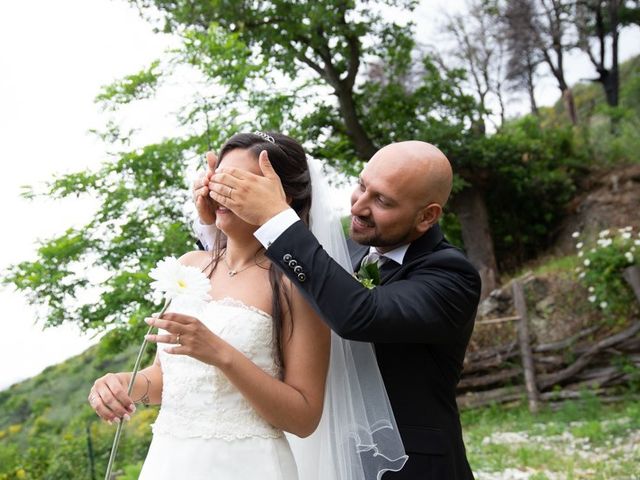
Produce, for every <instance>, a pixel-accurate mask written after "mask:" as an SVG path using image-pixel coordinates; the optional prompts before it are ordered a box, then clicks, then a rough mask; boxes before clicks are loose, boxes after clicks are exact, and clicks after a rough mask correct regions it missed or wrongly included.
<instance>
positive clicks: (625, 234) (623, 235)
mask: <svg viewBox="0 0 640 480" xmlns="http://www.w3.org/2000/svg"><path fill="white" fill-rule="evenodd" d="M622 238H624V239H625V240H629V239H630V238H631V234H630V233H629V232H623V234H622Z"/></svg>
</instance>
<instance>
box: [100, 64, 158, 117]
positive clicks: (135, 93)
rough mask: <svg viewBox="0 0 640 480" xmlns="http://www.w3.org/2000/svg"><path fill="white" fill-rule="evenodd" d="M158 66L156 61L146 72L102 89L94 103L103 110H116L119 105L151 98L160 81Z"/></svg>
mask: <svg viewBox="0 0 640 480" xmlns="http://www.w3.org/2000/svg"><path fill="white" fill-rule="evenodd" d="M159 66H160V61H159V60H156V61H154V62H152V63H151V65H150V66H149V68H147V69H146V70H142V71H140V72H138V73H136V74H134V75H127V76H126V77H124V78H123V79H122V80H119V81H117V82H115V83H113V84H111V85H108V86H106V87H103V90H102V92H101V93H100V94H99V95H98V96H97V97H96V102H100V103H102V104H103V107H104V109H105V110H116V109H117V108H118V107H119V106H120V105H124V104H127V103H130V102H131V101H133V100H142V99H145V98H150V97H152V96H153V95H154V94H155V92H156V89H157V87H158V81H159V79H160V74H159V73H158V67H159Z"/></svg>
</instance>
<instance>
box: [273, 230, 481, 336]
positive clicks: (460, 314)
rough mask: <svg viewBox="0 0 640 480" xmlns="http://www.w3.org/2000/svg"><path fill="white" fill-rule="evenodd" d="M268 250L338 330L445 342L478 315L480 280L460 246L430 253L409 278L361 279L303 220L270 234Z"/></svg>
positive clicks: (345, 334) (332, 326)
mask: <svg viewBox="0 0 640 480" xmlns="http://www.w3.org/2000/svg"><path fill="white" fill-rule="evenodd" d="M267 255H268V256H269V258H270V259H271V260H272V261H273V262H274V263H275V264H276V265H278V266H279V267H280V268H281V270H282V271H283V272H284V274H285V275H286V276H287V277H289V278H290V279H291V280H292V282H293V283H294V284H295V285H297V286H298V288H299V289H300V290H301V291H302V293H303V295H304V296H305V297H306V298H307V300H308V301H310V302H311V304H312V305H313V306H314V307H315V308H316V310H318V311H319V312H320V314H321V315H322V317H323V318H324V320H325V321H326V322H327V324H329V326H330V327H331V328H332V330H334V331H335V332H336V333H337V334H338V335H340V336H341V337H343V338H347V339H350V340H359V341H366V342H377V343H390V342H391V343H393V342H402V343H441V344H447V343H450V342H452V341H455V339H456V338H459V333H460V331H461V330H463V329H466V328H468V326H469V322H472V321H473V319H474V317H475V311H476V308H477V304H478V297H479V288H480V280H479V276H478V273H477V271H476V270H475V269H474V268H473V267H472V266H471V264H470V263H469V262H468V260H467V259H466V258H465V257H464V255H462V253H460V252H459V251H458V250H456V249H453V248H450V249H445V250H441V251H438V252H434V253H431V254H430V255H428V256H427V257H426V260H425V261H422V262H419V265H417V266H416V268H415V270H410V271H409V272H408V273H407V276H406V278H405V279H402V280H398V281H394V282H390V283H388V284H385V285H380V286H377V287H375V288H373V289H367V288H365V287H363V286H362V285H361V284H360V282H358V281H357V280H356V279H355V278H354V277H353V276H352V275H351V274H350V273H349V272H347V271H345V270H344V269H343V268H342V267H341V266H340V265H339V264H338V263H336V262H335V261H334V260H333V259H332V258H331V257H330V256H329V255H328V254H327V253H326V252H325V251H324V250H323V249H322V246H321V245H320V244H319V243H318V241H317V240H316V238H315V237H314V236H313V234H312V233H311V232H310V231H309V230H308V229H307V227H306V226H305V225H304V224H303V223H302V222H301V221H297V222H295V223H294V224H292V225H291V226H290V227H289V228H287V229H286V230H285V231H284V233H282V234H281V235H279V236H278V237H277V239H275V240H274V241H272V243H271V245H270V246H269V248H268V249H267Z"/></svg>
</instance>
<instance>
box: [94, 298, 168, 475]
mask: <svg viewBox="0 0 640 480" xmlns="http://www.w3.org/2000/svg"><path fill="white" fill-rule="evenodd" d="M170 304H171V299H166V300H165V302H164V306H163V307H162V310H160V313H159V314H158V318H160V317H162V315H164V312H166V311H167V308H169V305H170ZM152 330H153V325H151V326H150V327H149V329H148V330H147V335H149V334H150V333H151V331H152ZM145 337H146V335H145ZM147 343H148V342H147V339H146V338H145V339H144V340H143V341H142V345H140V350H138V357H137V358H136V363H135V364H134V365H133V371H132V372H131V379H130V380H129V388H128V389H127V395H129V397H131V392H132V391H133V385H134V382H135V380H136V375H138V370H140V363H141V362H142V355H143V354H144V350H145V348H146V347H147ZM123 426H124V422H123V421H120V423H118V427H117V429H116V434H115V436H114V437H113V444H112V445H111V454H110V455H109V463H108V464H107V472H106V473H105V475H104V480H111V470H112V469H113V464H114V463H115V460H116V453H117V452H118V445H119V443H120V435H122V427H123Z"/></svg>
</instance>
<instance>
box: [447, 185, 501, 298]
mask: <svg viewBox="0 0 640 480" xmlns="http://www.w3.org/2000/svg"><path fill="white" fill-rule="evenodd" d="M451 208H452V210H453V211H454V213H455V214H456V215H457V216H458V220H460V226H461V227H462V241H463V242H464V246H465V250H466V251H467V256H468V257H469V260H470V261H471V263H472V264H473V265H474V266H475V267H476V268H477V269H478V271H479V272H480V278H481V279H482V290H481V293H480V298H481V299H483V298H485V297H487V296H488V295H489V293H491V291H493V290H495V289H496V288H497V286H498V267H497V264H496V255H495V252H494V250H493V240H492V238H491V229H490V228H489V214H488V211H487V205H486V203H485V200H484V195H483V192H482V190H481V189H480V188H478V187H476V186H473V185H471V186H469V187H466V188H465V189H464V190H462V191H460V192H458V193H456V195H455V196H454V197H453V199H452V200H451Z"/></svg>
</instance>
